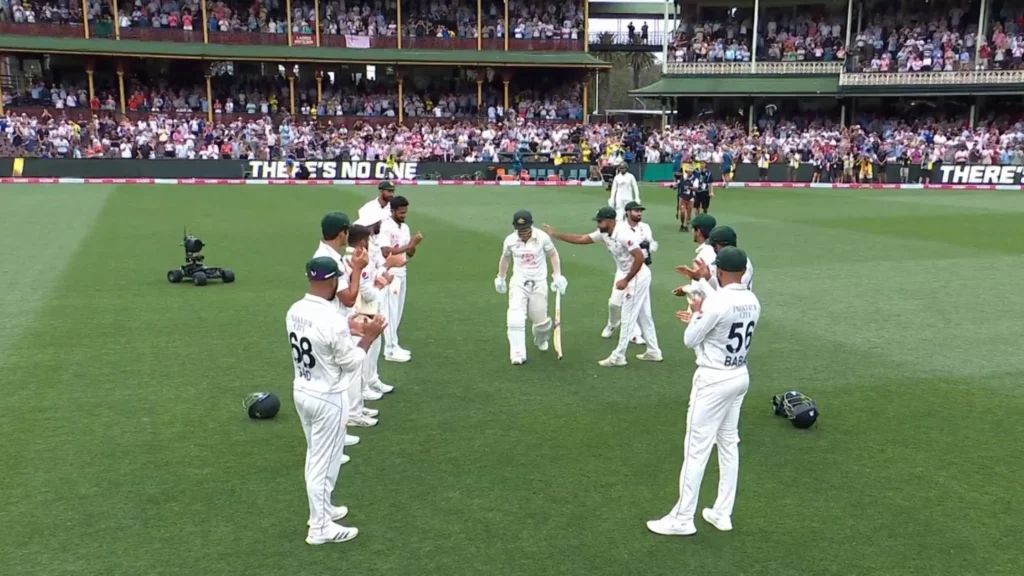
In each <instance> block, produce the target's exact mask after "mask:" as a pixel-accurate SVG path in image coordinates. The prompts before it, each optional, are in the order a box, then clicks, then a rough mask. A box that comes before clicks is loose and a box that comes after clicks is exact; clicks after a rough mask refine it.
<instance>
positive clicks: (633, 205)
mask: <svg viewBox="0 0 1024 576" xmlns="http://www.w3.org/2000/svg"><path fill="white" fill-rule="evenodd" d="M630 210H647V208H644V207H643V206H641V205H640V203H639V202H637V201H636V200H630V201H629V202H627V203H626V212H629V211H630Z"/></svg>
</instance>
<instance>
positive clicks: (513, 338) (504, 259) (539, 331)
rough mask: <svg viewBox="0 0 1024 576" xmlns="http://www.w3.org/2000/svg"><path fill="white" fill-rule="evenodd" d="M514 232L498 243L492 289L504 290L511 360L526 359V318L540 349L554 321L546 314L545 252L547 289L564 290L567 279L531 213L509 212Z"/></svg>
mask: <svg viewBox="0 0 1024 576" xmlns="http://www.w3.org/2000/svg"><path fill="white" fill-rule="evenodd" d="M512 227H513V228H515V230H516V231H515V232H513V233H512V234H509V235H508V237H506V238H505V242H504V243H503V244H502V251H501V260H499V261H498V277H497V278H495V279H494V289H495V290H497V291H498V293H499V294H505V293H506V292H508V312H507V314H506V326H507V329H508V345H509V359H510V360H511V361H512V364H516V365H518V364H522V363H524V362H526V319H527V318H529V319H530V320H531V321H532V322H533V343H534V344H535V345H536V346H537V348H538V349H539V350H541V351H542V352H543V351H545V350H547V349H548V340H549V339H550V337H551V330H552V329H553V328H554V322H552V320H551V317H550V316H548V293H547V290H548V284H547V276H548V267H547V262H546V261H545V255H546V256H547V257H548V258H550V259H551V272H552V277H551V291H552V292H558V293H559V294H565V290H566V288H568V287H569V281H568V280H566V279H565V277H564V276H562V265H561V262H560V261H559V259H558V250H556V249H555V245H554V243H553V242H552V241H551V237H550V236H548V235H547V234H545V233H544V232H542V231H540V230H537V229H536V228H534V227H533V215H532V214H530V213H529V212H528V211H526V210H520V211H518V212H516V213H515V214H514V215H513V216H512ZM509 262H512V264H513V266H512V279H511V281H510V283H509V284H506V282H505V276H506V275H507V274H508V266H509Z"/></svg>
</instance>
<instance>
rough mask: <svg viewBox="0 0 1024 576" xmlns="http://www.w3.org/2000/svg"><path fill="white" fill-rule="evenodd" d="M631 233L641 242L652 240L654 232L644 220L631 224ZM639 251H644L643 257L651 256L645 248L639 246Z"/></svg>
mask: <svg viewBox="0 0 1024 576" xmlns="http://www.w3.org/2000/svg"><path fill="white" fill-rule="evenodd" d="M631 228H632V230H633V233H634V234H636V235H637V237H638V238H640V241H641V242H654V232H653V231H652V230H651V226H650V225H649V224H648V223H647V222H644V221H642V220H641V221H640V222H637V223H636V226H631ZM640 251H642V252H643V253H644V258H650V257H651V251H650V249H647V248H640Z"/></svg>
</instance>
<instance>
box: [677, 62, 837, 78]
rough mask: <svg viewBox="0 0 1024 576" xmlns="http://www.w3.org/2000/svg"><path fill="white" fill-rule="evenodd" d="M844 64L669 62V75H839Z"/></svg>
mask: <svg viewBox="0 0 1024 576" xmlns="http://www.w3.org/2000/svg"><path fill="white" fill-rule="evenodd" d="M842 71H843V63H842V62H755V63H754V64H751V63H750V62H669V63H668V69H667V73H668V74H692V75H704V76H710V75H729V74H839V73H840V72H842Z"/></svg>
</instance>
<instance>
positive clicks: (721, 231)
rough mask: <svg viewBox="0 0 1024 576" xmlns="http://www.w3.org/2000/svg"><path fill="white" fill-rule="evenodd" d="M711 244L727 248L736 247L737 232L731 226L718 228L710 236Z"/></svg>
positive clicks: (709, 241)
mask: <svg viewBox="0 0 1024 576" xmlns="http://www.w3.org/2000/svg"><path fill="white" fill-rule="evenodd" d="M708 243H709V244H725V245H726V246H735V245H736V231H735V230H733V229H732V228H730V227H729V226H718V227H717V228H715V229H713V230H712V231H711V233H710V234H708Z"/></svg>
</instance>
